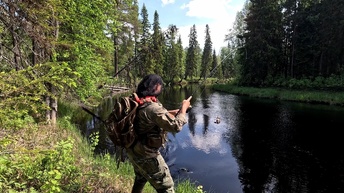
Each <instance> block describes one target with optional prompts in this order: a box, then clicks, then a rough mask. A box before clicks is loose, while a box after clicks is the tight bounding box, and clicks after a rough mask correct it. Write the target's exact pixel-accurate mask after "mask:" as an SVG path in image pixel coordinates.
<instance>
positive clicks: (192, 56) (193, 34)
mask: <svg viewBox="0 0 344 193" xmlns="http://www.w3.org/2000/svg"><path fill="white" fill-rule="evenodd" d="M198 47H199V44H198V41H197V31H196V26H195V24H194V25H193V26H192V27H191V28H190V34H189V47H188V49H187V54H186V62H185V79H187V78H188V77H190V78H193V75H194V74H195V73H196V72H197V48H198Z"/></svg>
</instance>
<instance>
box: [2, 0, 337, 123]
mask: <svg viewBox="0 0 344 193" xmlns="http://www.w3.org/2000/svg"><path fill="white" fill-rule="evenodd" d="M343 10H344V1H342V0H317V1H315V0H282V1H280V0H278V1H277V0H270V1H266V0H263V1H262V0H248V1H246V3H245V5H244V7H243V8H242V10H241V11H240V12H238V13H237V15H236V19H235V22H234V24H233V25H232V26H231V24H226V23H224V24H223V25H228V29H230V31H229V33H228V34H227V35H226V37H223V38H224V41H226V42H227V43H228V46H227V47H223V48H222V49H221V51H220V53H216V52H215V50H214V49H213V48H212V41H211V33H210V31H211V26H208V25H206V30H205V32H202V33H199V32H197V30H196V27H195V25H193V26H191V27H190V34H189V42H188V46H187V47H183V46H182V42H181V37H180V34H179V32H178V26H176V25H174V24H170V25H169V27H168V28H167V29H164V30H163V29H162V27H161V26H160V23H159V13H158V12H157V11H155V12H154V20H153V21H149V19H148V11H147V9H146V7H145V5H143V6H142V8H140V7H139V6H138V1H137V0H95V1H93V0H92V1H91V0H78V1H75V0H63V1H62V0H47V1H36V0H14V1H13V0H1V1H0V12H1V14H0V72H1V73H0V98H1V100H0V118H1V119H0V120H1V121H0V127H1V128H12V129H13V128H20V127H22V126H23V125H25V123H26V122H40V121H48V122H50V123H52V124H55V123H56V115H57V109H58V100H59V99H61V98H66V97H67V98H68V97H69V98H73V99H75V100H77V101H80V102H82V103H84V104H88V105H94V101H96V100H97V99H101V97H102V96H101V92H100V90H99V88H101V87H102V86H104V85H124V86H127V87H130V88H133V87H135V85H136V84H137V81H138V80H139V78H140V77H143V76H144V75H146V74H149V73H157V74H159V75H161V76H162V77H163V79H164V80H165V82H166V83H168V84H175V83H180V82H182V81H186V82H197V81H200V80H204V79H207V78H208V77H212V78H216V79H218V80H222V81H224V82H232V83H234V84H237V85H239V86H253V87H286V88H290V89H323V90H324V89H325V90H336V91H338V90H339V91H341V90H342V89H343V86H344V83H343V78H344V68H343V67H344V66H343V65H344V12H343ZM203 33H204V34H203ZM200 35H202V36H203V35H204V36H205V42H204V45H203V48H202V49H201V46H200V45H199V42H198V40H197V37H198V36H200Z"/></svg>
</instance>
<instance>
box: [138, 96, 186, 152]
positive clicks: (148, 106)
mask: <svg viewBox="0 0 344 193" xmlns="http://www.w3.org/2000/svg"><path fill="white" fill-rule="evenodd" d="M185 123H186V117H185V115H184V114H178V115H177V116H176V117H174V116H173V115H170V114H169V112H168V111H167V109H165V108H164V107H163V105H162V104H161V103H160V102H147V103H145V104H143V105H142V106H140V107H139V108H138V112H137V115H136V118H135V123H134V128H135V131H136V134H137V135H138V141H137V143H136V144H135V145H134V146H133V151H134V153H135V154H136V155H137V156H140V157H145V158H150V157H155V156H157V155H158V154H159V148H160V147H162V146H163V145H164V144H165V142H166V140H167V139H166V137H167V136H166V134H167V132H172V133H177V132H179V131H181V129H182V127H183V125H184V124H185Z"/></svg>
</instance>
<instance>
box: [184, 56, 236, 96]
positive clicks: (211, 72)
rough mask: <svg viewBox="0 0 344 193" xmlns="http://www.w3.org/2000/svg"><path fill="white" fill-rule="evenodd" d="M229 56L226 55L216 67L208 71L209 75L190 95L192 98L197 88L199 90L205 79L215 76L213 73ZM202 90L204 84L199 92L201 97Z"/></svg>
mask: <svg viewBox="0 0 344 193" xmlns="http://www.w3.org/2000/svg"><path fill="white" fill-rule="evenodd" d="M229 55H230V53H228V54H227V55H226V56H225V57H224V58H223V59H222V60H221V61H220V63H219V64H217V65H216V66H215V67H214V68H213V69H212V70H211V71H210V73H209V74H208V76H206V77H205V78H204V79H203V80H202V82H201V83H199V85H198V87H197V89H195V90H194V91H193V92H192V93H191V96H193V95H194V94H195V93H196V91H197V90H198V88H201V86H202V85H203V83H205V82H206V80H207V78H210V77H212V76H213V75H214V74H215V72H216V71H217V68H218V67H219V66H220V65H222V62H223V61H224V60H225V59H227V57H228V56H229ZM204 90H205V84H204V88H203V89H202V90H201V92H200V93H199V94H200V95H201V94H202V93H203V92H204Z"/></svg>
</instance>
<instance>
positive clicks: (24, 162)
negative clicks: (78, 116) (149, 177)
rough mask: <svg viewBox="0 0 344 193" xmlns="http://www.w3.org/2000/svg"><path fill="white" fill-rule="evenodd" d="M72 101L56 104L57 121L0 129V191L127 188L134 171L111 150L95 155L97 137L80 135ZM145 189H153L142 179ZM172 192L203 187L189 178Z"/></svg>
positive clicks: (113, 191)
mask: <svg viewBox="0 0 344 193" xmlns="http://www.w3.org/2000/svg"><path fill="white" fill-rule="evenodd" d="M75 108H78V107H77V106H75V107H73V106H68V105H60V109H59V110H60V112H63V113H62V114H63V116H61V117H60V118H59V119H58V125H57V126H56V127H52V126H49V125H45V124H41V125H36V124H32V125H27V126H26V127H25V128H23V129H20V130H15V131H14V130H3V129H0V152H1V153H0V192H11V193H12V192H30V193H35V192H40V193H42V192H51V193H54V192H68V193H69V192H80V193H85V192H97V193H98V192H99V193H126V192H130V190H131V186H132V184H133V179H134V172H133V168H132V166H131V164H130V163H128V162H124V163H121V164H120V166H119V168H117V162H116V159H115V158H114V157H113V156H111V155H110V154H105V155H95V154H94V149H95V147H96V145H97V143H98V137H97V136H93V137H92V138H91V140H87V139H85V138H84V137H83V136H82V134H81V133H80V130H79V129H78V128H77V126H76V125H73V124H71V119H72V118H71V117H73V113H74V112H75V111H74V109H75ZM144 192H147V193H151V192H152V193H153V192H155V190H154V189H153V188H152V187H151V186H150V185H149V184H148V183H147V185H146V186H145V189H144ZM176 192H185V193H188V192H203V191H202V189H200V188H198V189H197V187H196V185H195V184H193V183H190V182H189V181H184V182H181V183H180V184H178V186H177V187H176Z"/></svg>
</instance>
